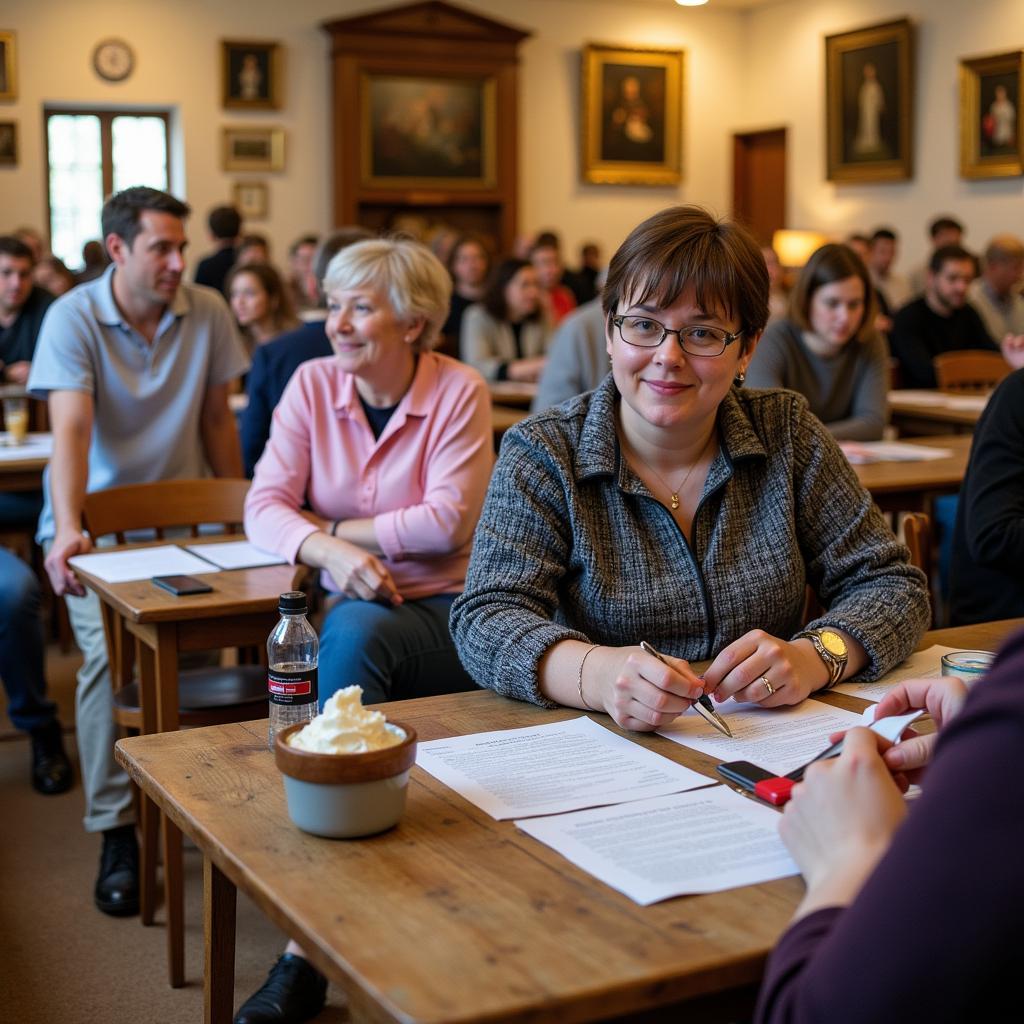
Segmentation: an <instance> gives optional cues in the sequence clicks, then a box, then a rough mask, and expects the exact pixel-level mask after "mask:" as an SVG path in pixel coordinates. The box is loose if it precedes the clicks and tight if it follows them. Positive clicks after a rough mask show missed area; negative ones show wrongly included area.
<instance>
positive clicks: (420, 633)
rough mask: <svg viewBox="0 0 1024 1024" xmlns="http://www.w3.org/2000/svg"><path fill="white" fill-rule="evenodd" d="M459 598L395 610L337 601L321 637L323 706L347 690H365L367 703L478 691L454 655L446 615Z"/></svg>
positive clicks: (441, 596) (436, 598) (435, 599)
mask: <svg viewBox="0 0 1024 1024" xmlns="http://www.w3.org/2000/svg"><path fill="white" fill-rule="evenodd" d="M455 597H456V595H455V594H436V595H435V596H433V597H425V598H423V599H422V600H419V601H406V602H405V604H402V605H398V606H397V607H392V606H390V605H384V604H378V603H376V602H372V601H357V600H352V599H349V600H343V601H339V602H338V603H337V604H336V605H335V606H334V607H333V608H332V609H331V610H330V611H329V612H328V613H327V618H326V620H325V621H324V625H323V631H322V633H321V636H320V672H319V678H320V706H321V708H322V707H323V703H324V701H325V700H327V698H328V697H330V696H331V695H332V694H333V693H334V692H335V691H336V690H340V689H341V688H342V687H344V686H352V685H358V686H361V687H362V688H363V703H364V704H376V703H378V702H380V701H385V700H406V699H407V698H409V697H431V696H434V695H436V694H441V693H459V692H462V691H464V690H476V689H479V687H478V686H477V685H476V683H474V682H473V680H472V679H470V677H469V675H468V673H467V672H466V670H465V669H464V668H463V667H462V664H461V663H460V661H459V656H458V655H457V654H456V653H455V645H454V643H452V636H451V633H450V632H449V630H448V613H449V611H450V610H451V606H452V602H453V601H454V600H455Z"/></svg>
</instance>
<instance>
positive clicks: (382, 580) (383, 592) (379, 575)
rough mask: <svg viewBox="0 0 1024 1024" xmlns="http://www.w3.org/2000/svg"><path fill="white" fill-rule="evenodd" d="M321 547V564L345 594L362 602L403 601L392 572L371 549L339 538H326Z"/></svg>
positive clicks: (399, 602) (389, 602) (390, 602)
mask: <svg viewBox="0 0 1024 1024" xmlns="http://www.w3.org/2000/svg"><path fill="white" fill-rule="evenodd" d="M326 539H327V543H326V544H325V545H324V548H323V550H322V565H323V568H324V569H325V570H326V571H327V572H328V574H329V575H330V577H331V579H332V580H334V582H335V585H336V586H337V587H338V589H339V590H340V591H341V592H342V593H343V594H344V595H345V596H346V597H355V598H358V599H359V600H361V601H385V602H387V603H388V604H401V603H402V595H401V594H399V592H398V588H397V587H396V586H395V581H394V580H393V579H392V578H391V573H389V572H388V570H387V569H386V568H385V566H384V563H383V562H381V560H380V559H379V558H377V557H375V556H374V555H371V554H370V553H369V552H368V551H364V550H363V549H362V548H361V547H358V546H357V545H355V544H350V543H349V542H348V541H347V540H341V539H340V538H338V537H327V538H326Z"/></svg>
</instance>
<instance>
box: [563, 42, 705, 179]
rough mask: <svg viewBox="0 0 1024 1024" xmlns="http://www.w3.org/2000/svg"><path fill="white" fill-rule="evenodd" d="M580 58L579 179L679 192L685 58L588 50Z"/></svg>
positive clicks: (591, 46) (679, 53) (597, 47)
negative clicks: (673, 188)
mask: <svg viewBox="0 0 1024 1024" xmlns="http://www.w3.org/2000/svg"><path fill="white" fill-rule="evenodd" d="M582 56H583V60H582V73H581V76H580V90H581V96H580V120H581V133H580V175H581V177H582V179H583V180H584V181H586V182H590V183H591V184H595V185H677V184H678V183H679V182H680V181H681V180H682V139H683V79H684V74H685V64H686V53H685V51H683V50H656V49H640V48H635V47H625V46H611V45H605V44H602V43H588V44H587V45H586V46H585V47H584V48H583V55H582Z"/></svg>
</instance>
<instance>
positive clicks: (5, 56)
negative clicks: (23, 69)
mask: <svg viewBox="0 0 1024 1024" xmlns="http://www.w3.org/2000/svg"><path fill="white" fill-rule="evenodd" d="M17 98H18V66H17V62H16V60H15V50H14V33H13V32H5V31H0V100H16V99H17Z"/></svg>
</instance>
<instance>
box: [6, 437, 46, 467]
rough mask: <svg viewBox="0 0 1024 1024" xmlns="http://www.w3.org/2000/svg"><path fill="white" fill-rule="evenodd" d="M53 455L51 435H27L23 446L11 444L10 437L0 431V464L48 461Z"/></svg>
mask: <svg viewBox="0 0 1024 1024" xmlns="http://www.w3.org/2000/svg"><path fill="white" fill-rule="evenodd" d="M51 455H53V434H29V435H28V436H27V437H26V438H25V441H24V443H23V444H11V435H10V434H9V433H8V432H7V431H6V430H0V462H20V461H21V460H22V459H48V458H50V456H51Z"/></svg>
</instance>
